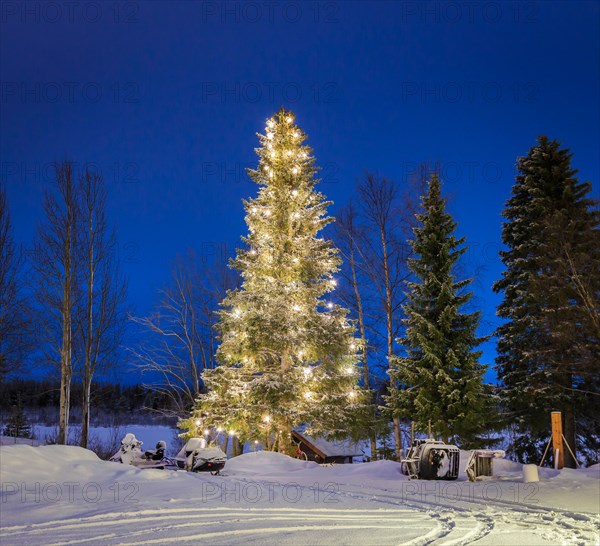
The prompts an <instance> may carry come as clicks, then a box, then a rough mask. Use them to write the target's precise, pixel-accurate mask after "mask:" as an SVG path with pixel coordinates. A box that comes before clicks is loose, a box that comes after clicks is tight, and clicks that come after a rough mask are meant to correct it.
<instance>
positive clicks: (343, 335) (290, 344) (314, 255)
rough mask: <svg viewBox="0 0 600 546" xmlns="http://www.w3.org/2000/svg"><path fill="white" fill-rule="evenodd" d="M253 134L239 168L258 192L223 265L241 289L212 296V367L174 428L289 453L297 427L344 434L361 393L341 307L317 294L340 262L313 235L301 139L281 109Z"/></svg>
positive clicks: (353, 423) (323, 219)
mask: <svg viewBox="0 0 600 546" xmlns="http://www.w3.org/2000/svg"><path fill="white" fill-rule="evenodd" d="M258 136H259V139H260V142H261V147H260V148H258V149H257V150H256V153H257V154H258V156H259V163H258V168H257V169H256V170H249V174H250V177H251V178H252V179H253V180H254V181H255V182H256V183H257V184H259V186H260V190H259V193H258V196H257V197H256V198H255V199H251V200H249V201H246V202H244V205H245V209H246V223H247V224H248V229H249V232H248V236H247V237H245V238H243V241H244V242H245V244H246V247H245V248H244V249H240V250H238V252H237V256H236V258H235V260H234V262H233V266H234V267H235V268H236V269H238V270H239V271H240V273H241V276H242V285H241V287H240V288H239V289H237V290H234V291H231V292H229V293H228V295H227V297H226V298H225V299H224V301H223V302H222V307H223V310H222V311H220V322H219V325H218V327H219V331H220V334H221V344H220V346H219V348H218V350H217V359H218V361H219V362H220V363H221V365H220V366H219V367H217V368H215V369H213V370H206V371H205V372H204V374H203V380H204V382H205V384H206V387H207V389H208V393H207V394H205V395H202V396H200V398H199V400H198V403H197V406H196V408H195V410H194V412H193V413H192V416H191V417H190V419H188V420H187V421H185V422H182V423H181V424H180V426H181V427H182V428H187V429H188V430H189V431H190V433H191V434H193V433H194V432H196V433H197V432H199V430H198V429H199V428H200V429H202V430H205V429H209V428H210V429H212V430H216V429H217V427H218V428H220V429H223V430H225V431H229V432H230V433H231V434H233V435H235V436H236V437H237V438H238V439H239V440H240V441H242V442H245V441H249V440H258V441H261V442H264V443H265V444H266V447H267V448H268V449H278V450H280V451H289V448H290V432H291V429H292V428H293V427H296V426H298V425H302V424H304V425H306V426H307V427H308V428H307V431H308V432H309V433H311V434H326V435H328V436H338V437H339V436H345V435H348V434H352V428H353V427H355V428H358V427H359V426H360V422H361V416H363V415H365V414H366V411H365V408H366V405H365V403H366V397H365V392H364V391H362V390H361V389H360V388H359V387H358V385H357V380H358V377H359V374H358V369H357V364H358V356H357V355H358V353H359V340H357V339H355V338H354V328H353V327H352V326H351V324H350V323H349V321H348V320H347V319H346V314H347V310H346V309H343V308H342V307H340V306H339V305H336V304H335V303H333V302H332V301H329V300H328V299H327V294H328V293H330V292H331V291H332V290H334V288H335V286H336V280H335V278H334V274H335V273H336V271H337V270H338V267H339V265H340V258H339V257H338V252H337V249H336V248H335V247H334V246H333V245H332V243H331V242H330V241H326V240H325V239H323V238H322V237H319V236H318V233H319V232H320V231H321V230H322V229H323V227H324V226H325V225H327V224H328V223H330V222H331V221H332V218H330V217H328V216H327V212H326V208H327V206H328V205H329V204H330V202H327V201H325V198H324V196H323V195H322V194H320V193H318V192H317V191H315V184H316V183H317V182H318V180H317V179H316V172H317V168H316V167H315V159H314V157H313V156H312V150H311V148H309V147H308V146H306V145H305V144H304V141H305V139H306V135H305V134H304V133H303V132H302V131H301V130H300V129H299V127H298V126H297V125H295V123H294V116H293V114H292V113H291V112H288V111H285V110H283V109H282V110H280V111H279V112H277V113H276V114H275V116H274V117H272V118H271V119H269V120H268V121H267V126H266V134H265V135H258Z"/></svg>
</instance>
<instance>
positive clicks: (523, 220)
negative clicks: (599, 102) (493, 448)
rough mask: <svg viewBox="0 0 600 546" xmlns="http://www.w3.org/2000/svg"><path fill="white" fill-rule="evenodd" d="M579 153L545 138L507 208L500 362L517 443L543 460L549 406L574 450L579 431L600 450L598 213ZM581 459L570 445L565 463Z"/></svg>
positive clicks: (524, 453)
mask: <svg viewBox="0 0 600 546" xmlns="http://www.w3.org/2000/svg"><path fill="white" fill-rule="evenodd" d="M571 157H572V154H571V152H570V151H569V150H568V149H561V148H560V144H559V142H557V141H556V140H552V141H551V140H549V139H548V138H547V137H545V136H541V137H540V138H539V139H538V142H537V144H536V145H535V146H533V147H532V148H531V149H530V150H529V153H528V154H527V156H525V157H522V158H520V159H519V160H518V164H517V167H518V171H519V174H518V175H517V177H516V183H515V185H514V186H513V190H512V196H511V198H510V199H509V201H508V202H507V204H506V207H505V209H504V212H503V216H504V217H505V218H506V219H507V222H506V223H505V224H504V225H503V230H502V240H503V242H504V244H505V245H506V246H507V250H506V251H503V252H501V257H502V261H503V263H504V265H505V266H506V270H505V271H504V272H503V275H502V279H500V280H499V281H498V282H497V283H496V284H495V285H494V289H495V290H496V291H497V292H503V295H504V300H503V301H502V303H501V304H500V306H499V307H498V314H499V315H500V316H501V317H502V318H505V319H507V322H505V323H504V324H503V325H501V326H500V327H499V328H498V336H499V341H498V357H497V359H496V368H497V371H498V376H499V377H500V379H501V380H502V383H503V386H504V390H505V400H506V406H507V410H508V418H509V419H510V421H511V422H513V423H515V424H516V425H517V431H518V432H519V433H520V434H521V438H520V439H519V440H518V441H517V442H516V443H515V444H514V445H513V446H512V447H511V449H512V450H513V452H514V453H515V454H517V455H518V456H520V457H521V458H522V459H524V460H525V461H527V462H529V461H532V462H538V461H539V457H540V456H541V452H540V451H541V449H543V447H544V443H545V441H546V440H547V438H548V436H549V434H550V412H551V411H561V412H562V414H563V420H564V434H565V438H566V439H567V442H568V443H569V445H570V447H571V448H572V449H575V446H576V443H577V442H576V435H577V434H580V435H581V440H582V442H581V443H582V444H583V443H585V439H586V438H587V439H588V440H589V439H592V438H596V441H595V448H596V449H597V447H598V440H597V438H598V432H599V430H598V423H599V422H600V400H599V398H600V396H598V385H600V361H599V359H598V355H599V354H600V345H599V339H600V315H599V313H600V300H599V294H600V246H599V244H598V243H599V238H598V235H599V220H600V216H599V214H598V210H597V208H596V206H597V204H596V203H594V201H592V200H591V199H590V198H589V196H588V194H589V192H590V189H591V185H590V184H589V183H587V182H586V183H580V182H579V180H578V179H577V177H576V174H577V171H576V170H574V169H573V168H572V167H571ZM592 443H594V442H592ZM590 447H592V448H593V447H594V446H590ZM574 464H575V461H574V460H573V458H572V457H571V455H570V453H569V452H568V450H567V452H566V453H565V465H566V466H574Z"/></svg>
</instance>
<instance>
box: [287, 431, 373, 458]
mask: <svg viewBox="0 0 600 546" xmlns="http://www.w3.org/2000/svg"><path fill="white" fill-rule="evenodd" d="M294 435H296V436H297V437H298V439H301V440H303V441H304V442H305V443H306V444H307V445H308V447H314V448H316V450H317V451H318V452H319V453H318V454H319V455H322V456H324V457H358V456H360V455H364V453H363V452H362V451H361V450H360V449H359V448H358V446H357V445H356V444H355V443H353V442H351V441H350V440H325V438H313V437H312V436H307V435H306V434H302V433H300V432H298V431H296V430H295V431H294Z"/></svg>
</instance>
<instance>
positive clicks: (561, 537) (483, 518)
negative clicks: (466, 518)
mask: <svg viewBox="0 0 600 546" xmlns="http://www.w3.org/2000/svg"><path fill="white" fill-rule="evenodd" d="M363 491H364V490H363ZM369 491H370V492H372V493H369V495H370V497H368V496H365V495H361V494H360V493H355V492H347V493H346V494H347V495H348V496H351V497H354V498H363V499H365V500H368V499H369V498H376V499H377V500H380V501H381V499H382V498H385V499H389V500H392V501H399V502H401V503H402V504H405V505H407V506H412V505H413V504H414V503H418V504H422V505H425V506H429V507H431V506H438V507H440V508H444V509H452V510H455V511H459V512H462V511H466V512H467V513H468V514H470V515H472V516H473V517H475V518H477V519H478V520H479V521H480V523H481V524H482V525H486V523H487V527H488V528H487V531H486V532H483V533H480V534H478V533H473V534H472V535H471V536H465V537H464V539H463V540H461V541H459V542H449V543H448V544H455V543H456V544H462V543H464V544H468V543H469V542H474V541H476V540H479V539H481V538H483V537H484V536H485V535H487V534H489V533H490V532H491V530H492V529H493V527H494V522H502V523H506V524H507V525H517V526H523V524H525V525H526V527H527V529H529V530H532V529H533V528H535V529H536V530H538V531H539V533H538V534H539V535H540V536H542V537H543V538H545V539H547V540H550V541H552V542H558V543H561V544H581V545H586V544H599V543H600V534H599V529H600V517H598V516H594V515H588V514H585V513H579V512H572V511H569V510H560V509H552V510H551V509H547V508H546V509H545V508H543V507H540V506H535V505H531V504H519V503H516V502H510V501H502V500H489V499H486V500H485V504H486V508H487V509H486V512H482V511H480V510H478V511H473V510H472V509H470V508H465V507H459V506H456V505H452V506H449V505H448V504H446V503H441V502H428V501H419V500H416V499H411V500H410V501H407V500H406V498H405V496H397V495H393V494H390V493H389V492H388V490H383V489H377V488H370V489H369ZM459 502H460V503H464V504H468V505H477V507H478V508H480V507H481V503H482V502H483V500H482V499H477V498H474V499H473V500H470V499H463V498H461V500H460V501H459ZM526 518H529V519H526ZM467 538H468V542H465V541H464V540H465V539H467ZM445 544H446V542H445Z"/></svg>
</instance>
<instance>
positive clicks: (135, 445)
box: [110, 432, 177, 469]
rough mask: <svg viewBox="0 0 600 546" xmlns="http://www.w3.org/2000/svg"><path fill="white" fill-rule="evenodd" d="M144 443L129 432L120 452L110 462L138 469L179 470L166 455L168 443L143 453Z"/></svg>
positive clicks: (162, 441)
mask: <svg viewBox="0 0 600 546" xmlns="http://www.w3.org/2000/svg"><path fill="white" fill-rule="evenodd" d="M142 443H143V442H141V441H140V440H138V439H137V438H136V437H135V435H134V434H133V433H131V432H128V433H127V434H126V435H125V437H124V438H123V439H122V440H121V447H120V448H119V451H117V452H116V453H115V454H114V455H113V456H112V457H111V458H110V460H111V461H112V462H115V463H123V464H131V465H133V466H136V467H138V468H158V469H164V468H168V469H176V468H177V465H176V463H175V461H173V459H171V458H170V457H167V456H166V454H165V452H166V449H167V443H166V442H165V441H164V440H160V442H158V443H157V444H156V449H149V450H146V451H142Z"/></svg>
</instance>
